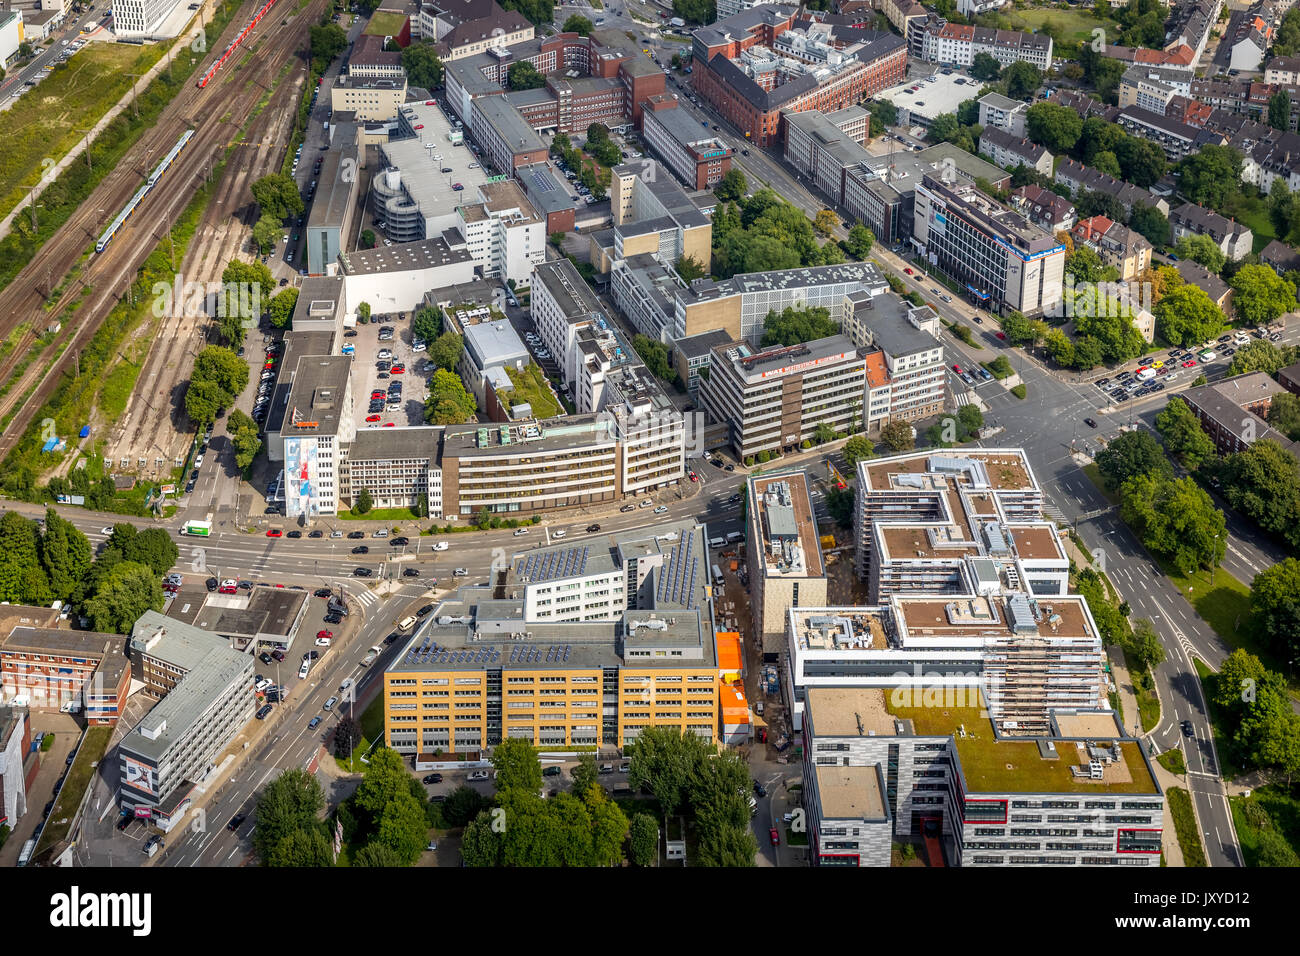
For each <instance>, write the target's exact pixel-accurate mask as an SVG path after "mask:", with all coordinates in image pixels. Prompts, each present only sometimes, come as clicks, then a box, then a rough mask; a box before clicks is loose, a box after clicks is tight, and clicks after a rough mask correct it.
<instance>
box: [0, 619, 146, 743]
mask: <svg viewBox="0 0 1300 956" xmlns="http://www.w3.org/2000/svg"><path fill="white" fill-rule="evenodd" d="M33 610H34V611H37V612H38V613H39V611H40V610H49V609H48V608H45V609H33ZM54 617H55V618H56V619H57V617H58V615H57V613H56V614H55V615H54ZM123 646H124V642H123V639H122V637H121V635H119V634H100V633H97V632H95V631H73V630H67V629H65V628H54V627H47V626H42V625H41V624H36V623H35V622H33V623H31V624H20V625H18V626H15V627H14V628H13V629H12V630H11V631H10V632H9V634H8V636H6V637H3V638H0V699H6V700H12V699H14V698H21V699H23V700H25V701H27V706H28V707H30V708H32V709H33V710H61V709H69V710H75V711H76V712H77V713H84V715H85V718H86V721H87V723H90V724H113V723H116V722H117V718H118V715H119V714H120V713H121V710H120V708H121V706H122V705H123V704H125V703H126V695H127V691H128V689H129V688H130V684H131V666H130V663H129V662H128V661H127V658H126V655H125V653H124V652H123Z"/></svg>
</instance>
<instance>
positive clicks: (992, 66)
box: [970, 53, 1002, 82]
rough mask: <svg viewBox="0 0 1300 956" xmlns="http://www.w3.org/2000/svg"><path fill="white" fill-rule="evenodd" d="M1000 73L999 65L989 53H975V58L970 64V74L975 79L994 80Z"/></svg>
mask: <svg viewBox="0 0 1300 956" xmlns="http://www.w3.org/2000/svg"><path fill="white" fill-rule="evenodd" d="M1001 73H1002V67H1001V65H1000V64H999V63H998V61H997V60H996V59H995V58H994V57H993V56H992V55H991V54H989V53H976V54H975V59H974V61H973V62H972V63H971V66H970V75H971V76H973V77H975V79H977V80H984V81H985V82H990V81H992V80H996V79H997V78H998V76H999V75H1001Z"/></svg>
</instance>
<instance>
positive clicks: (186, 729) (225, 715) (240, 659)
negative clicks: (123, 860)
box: [117, 611, 255, 831]
mask: <svg viewBox="0 0 1300 956" xmlns="http://www.w3.org/2000/svg"><path fill="white" fill-rule="evenodd" d="M129 647H130V655H131V659H132V664H133V665H134V666H138V667H139V671H140V678H141V680H143V681H144V684H145V689H146V690H147V691H148V692H149V693H151V694H153V695H154V696H157V697H161V698H162V699H161V700H160V701H159V702H158V703H157V704H156V705H155V706H154V707H153V709H152V710H150V711H149V713H147V714H145V716H144V719H143V720H141V721H140V723H139V724H137V725H136V727H135V728H134V729H133V730H132V731H131V732H130V733H128V734H127V735H126V736H125V737H123V738H122V740H121V742H120V743H119V744H118V745H117V754H118V773H119V783H118V799H119V801H120V802H121V805H122V809H123V810H130V811H132V812H133V813H134V814H135V815H136V816H138V817H147V818H150V819H152V821H153V823H154V824H155V825H156V826H158V827H159V828H160V829H162V830H163V831H169V830H171V828H172V827H174V826H175V825H176V824H177V823H178V822H179V821H180V819H181V817H182V816H183V815H184V813H185V810H186V809H187V808H188V806H189V802H190V795H191V793H192V792H193V790H194V787H195V785H196V784H198V783H200V782H202V781H203V779H204V778H205V777H206V776H207V775H208V774H209V773H210V772H211V771H212V770H213V769H215V768H216V766H217V763H218V758H219V757H220V755H221V753H222V751H223V750H225V748H226V747H228V746H229V745H230V743H231V742H232V741H233V740H234V739H235V736H236V735H237V734H238V733H239V731H240V730H241V729H242V728H243V727H244V725H245V724H247V723H248V722H249V721H250V720H252V718H253V711H254V709H255V702H254V696H253V664H254V663H255V659H254V658H253V656H252V655H251V654H241V653H239V652H238V651H235V650H232V649H231V647H230V646H229V641H228V640H226V639H223V638H220V637H218V636H216V635H214V634H210V633H208V632H207V631H204V630H201V629H199V628H197V627H194V626H193V625H190V624H186V623H184V622H183V621H179V620H176V619H174V618H169V617H164V616H163V615H161V614H158V613H157V612H155V611H146V612H145V613H144V614H143V615H142V616H141V617H140V619H139V620H138V621H136V622H135V626H134V627H133V628H132V630H131V639H130V645H129Z"/></svg>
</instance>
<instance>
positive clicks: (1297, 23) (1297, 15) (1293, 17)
mask: <svg viewBox="0 0 1300 956" xmlns="http://www.w3.org/2000/svg"><path fill="white" fill-rule="evenodd" d="M1272 53H1273V56H1295V55H1296V54H1297V53H1300V9H1294V10H1288V11H1287V12H1286V13H1285V14H1284V15H1283V17H1282V22H1281V23H1279V24H1278V27H1277V33H1276V34H1275V35H1274V37H1273V50H1272Z"/></svg>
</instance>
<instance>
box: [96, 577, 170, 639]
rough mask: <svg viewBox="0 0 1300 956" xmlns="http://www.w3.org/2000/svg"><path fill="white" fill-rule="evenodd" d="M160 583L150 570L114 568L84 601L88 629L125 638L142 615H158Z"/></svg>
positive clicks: (160, 606)
mask: <svg viewBox="0 0 1300 956" xmlns="http://www.w3.org/2000/svg"><path fill="white" fill-rule="evenodd" d="M162 606H163V594H162V582H161V581H159V579H158V577H157V576H156V575H155V574H154V572H153V570H152V569H151V568H149V567H147V566H145V565H143V564H139V563H137V562H135V561H121V562H118V563H117V564H114V565H113V566H112V567H111V568H109V570H108V571H107V572H105V573H104V574H103V575H102V576H101V577H100V578H99V579H98V582H97V584H96V586H95V591H94V593H93V594H92V595H91V596H90V597H88V598H87V599H86V602H85V608H84V609H85V612H86V616H87V617H88V618H90V623H91V626H92V627H93V628H94V629H95V630H97V631H103V632H105V633H108V634H127V633H129V632H130V630H131V627H132V625H134V624H135V622H136V620H137V619H138V618H139V617H140V615H142V614H144V612H145V611H150V610H152V611H161V610H162Z"/></svg>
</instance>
